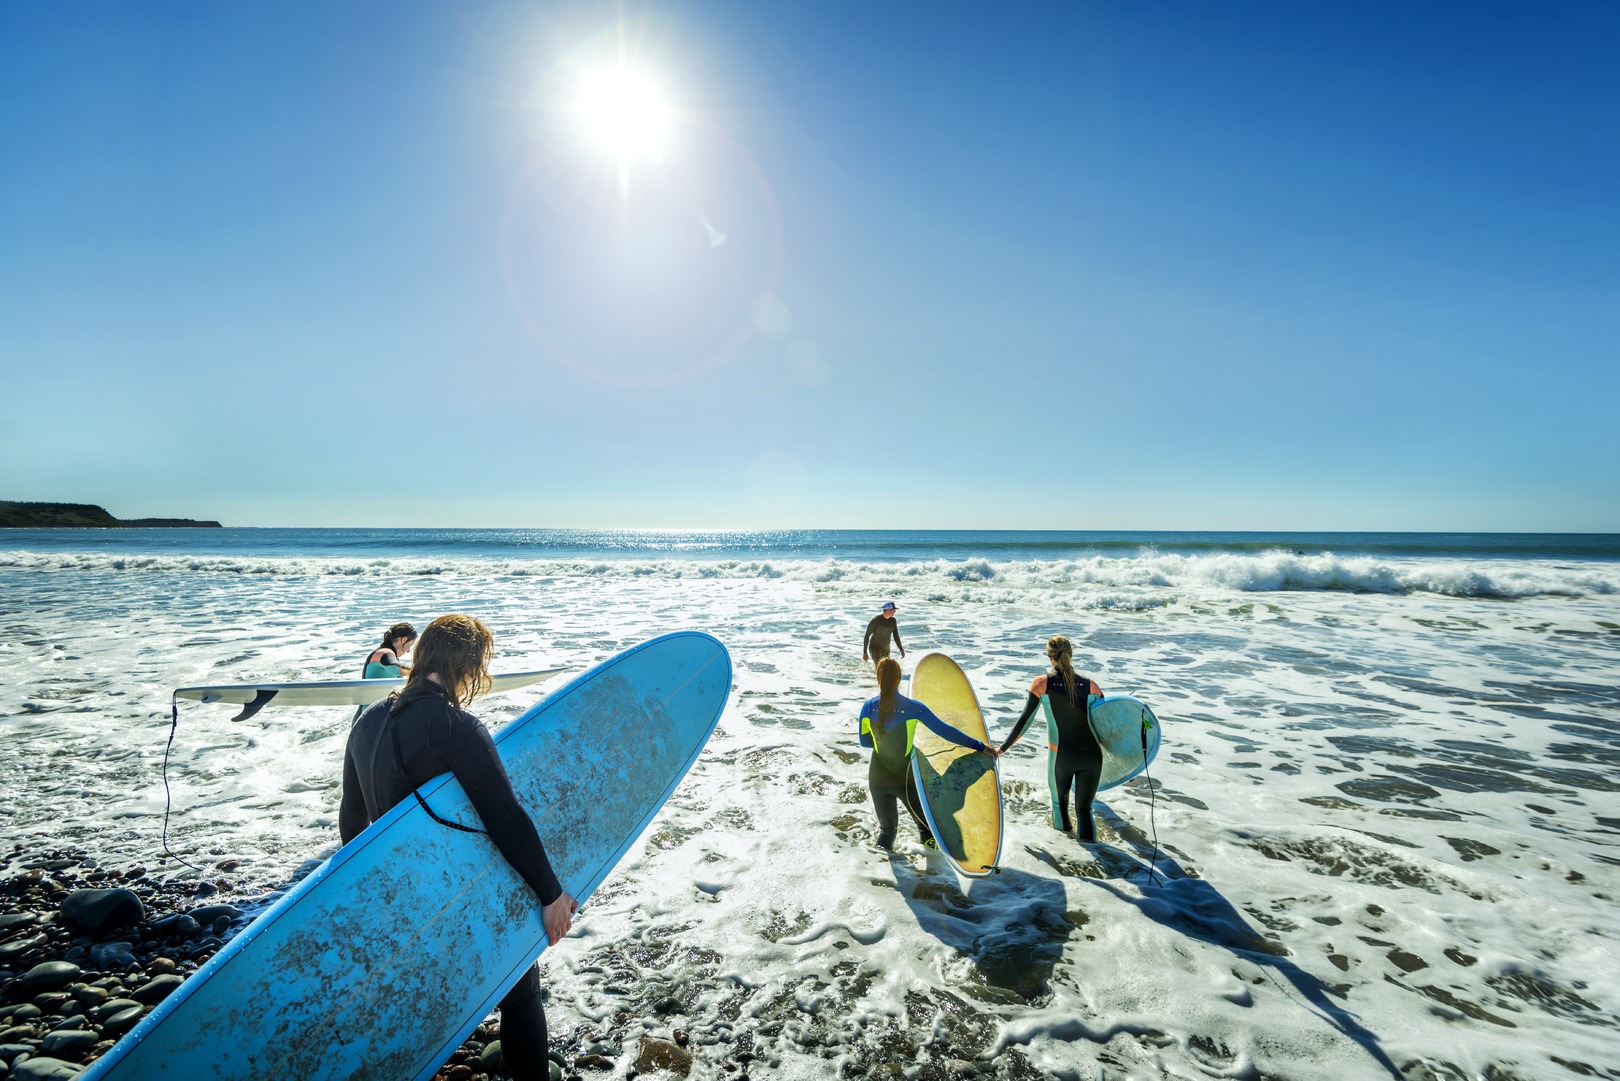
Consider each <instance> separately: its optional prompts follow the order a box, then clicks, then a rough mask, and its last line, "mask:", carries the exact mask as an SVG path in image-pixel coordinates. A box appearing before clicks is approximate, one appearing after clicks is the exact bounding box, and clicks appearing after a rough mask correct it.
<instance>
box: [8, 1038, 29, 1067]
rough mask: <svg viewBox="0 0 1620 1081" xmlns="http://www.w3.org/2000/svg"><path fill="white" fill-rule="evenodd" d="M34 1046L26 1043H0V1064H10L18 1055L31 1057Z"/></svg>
mask: <svg viewBox="0 0 1620 1081" xmlns="http://www.w3.org/2000/svg"><path fill="white" fill-rule="evenodd" d="M33 1053H34V1045H33V1044H28V1043H0V1062H4V1063H8V1064H9V1063H10V1062H12V1061H13V1060H14V1059H16V1057H17V1056H18V1055H31V1054H33Z"/></svg>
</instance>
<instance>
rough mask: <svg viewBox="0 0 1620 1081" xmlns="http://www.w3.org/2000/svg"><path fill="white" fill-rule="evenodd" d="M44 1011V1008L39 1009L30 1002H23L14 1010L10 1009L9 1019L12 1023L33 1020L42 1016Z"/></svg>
mask: <svg viewBox="0 0 1620 1081" xmlns="http://www.w3.org/2000/svg"><path fill="white" fill-rule="evenodd" d="M44 1013H45V1011H44V1010H42V1009H40V1008H39V1007H38V1006H36V1005H34V1004H33V1003H32V1002H25V1003H23V1004H22V1005H21V1006H18V1007H17V1008H16V1009H15V1010H12V1011H11V1021H12V1023H13V1024H18V1025H20V1024H22V1023H23V1022H24V1021H33V1020H35V1019H37V1018H39V1017H41V1016H43V1015H44Z"/></svg>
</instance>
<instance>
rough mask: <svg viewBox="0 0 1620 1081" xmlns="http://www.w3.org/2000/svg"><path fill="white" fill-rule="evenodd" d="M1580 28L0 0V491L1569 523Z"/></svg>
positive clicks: (173, 502)
mask: <svg viewBox="0 0 1620 1081" xmlns="http://www.w3.org/2000/svg"><path fill="white" fill-rule="evenodd" d="M1616 57H1620V5H1616V4H1614V3H1609V2H1606V0H1604V2H1567V3H1553V4H1546V5H1528V4H1481V3H1456V4H1440V3H1435V4H1411V3H1386V4H1378V3H1365V2H1356V3H1344V4H1332V3H1309V4H1300V3H1294V2H1277V3H1249V4H1219V5H1217V4H1187V3H1152V2H1139V0H1131V2H1121V3H1105V4H1095V3H1078V2H1076V3H1062V4H1050V5H1024V6H1015V5H985V4H958V5H950V4H939V3H881V4H829V3H787V2H782V3H777V2H772V3H758V2H738V3H719V2H717V3H686V4H679V3H664V4H657V5H650V4H649V5H641V6H638V5H635V4H517V3H486V2H482V0H469V2H458V3H451V2H432V3H429V2H419V3H395V2H387V3H384V2H376V3H331V2H327V0H322V2H319V3H304V4H293V3H285V2H277V3H241V4H237V3H232V4H214V3H208V4H202V3H199V4H195V5H186V4H180V3H166V4H160V5H153V4H138V3H128V4H105V3H93V2H86V3H73V4H35V3H14V4H5V5H3V6H0V400H3V403H4V404H3V406H0V416H3V418H4V423H3V424H0V499H37V500H64V501H73V502H93V503H101V504H103V505H105V506H107V507H108V508H109V509H110V510H112V511H113V513H115V514H120V515H123V516H126V517H136V516H146V515H184V516H192V517H202V518H218V519H222V520H224V521H226V522H227V523H228V524H235V525H451V526H454V525H465V526H486V525H511V526H664V527H685V526H691V527H727V526H733V527H749V526H761V527H770V526H819V527H870V528H885V527H893V528H905V527H939V528H950V527H968V528H980V527H983V528H1024V527H1046V528H1118V529H1131V528H1162V529H1214V528H1226V529H1290V528H1294V529H1374V530H1381V529H1414V530H1422V529H1440V530H1451V529H1457V530H1476V529H1477V530H1494V529H1501V530H1600V531H1620V434H1617V433H1620V420H1617V414H1620V63H1617V62H1616ZM604 88H606V89H604ZM604 103H605V104H604Z"/></svg>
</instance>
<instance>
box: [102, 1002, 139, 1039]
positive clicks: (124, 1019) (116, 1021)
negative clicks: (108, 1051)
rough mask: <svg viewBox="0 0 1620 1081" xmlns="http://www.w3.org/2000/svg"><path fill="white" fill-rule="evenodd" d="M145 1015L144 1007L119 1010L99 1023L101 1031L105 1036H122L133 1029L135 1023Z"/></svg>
mask: <svg viewBox="0 0 1620 1081" xmlns="http://www.w3.org/2000/svg"><path fill="white" fill-rule="evenodd" d="M144 1013H146V1007H145V1006H131V1007H130V1008H129V1009H127V1010H120V1011H118V1012H117V1013H115V1014H113V1015H112V1016H111V1017H109V1018H107V1020H105V1021H103V1022H102V1023H101V1031H102V1034H103V1035H106V1036H122V1035H123V1034H124V1033H126V1032H128V1031H129V1030H130V1029H132V1028H134V1027H135V1022H137V1021H139V1020H140V1019H141V1015H142V1014H144Z"/></svg>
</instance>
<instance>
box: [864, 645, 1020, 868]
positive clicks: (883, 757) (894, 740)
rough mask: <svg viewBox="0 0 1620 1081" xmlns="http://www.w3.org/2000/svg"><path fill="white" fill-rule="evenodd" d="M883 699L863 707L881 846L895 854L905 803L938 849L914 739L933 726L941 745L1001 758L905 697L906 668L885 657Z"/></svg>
mask: <svg viewBox="0 0 1620 1081" xmlns="http://www.w3.org/2000/svg"><path fill="white" fill-rule="evenodd" d="M877 677H878V693H877V695H876V696H875V697H873V698H869V699H867V702H866V704H865V705H864V706H862V707H861V728H860V733H861V746H862V747H869V748H871V750H872V761H871V763H870V764H869V765H868V766H867V767H866V783H867V786H868V787H869V788H871V790H872V807H873V809H874V811H875V812H876V814H877V820H878V835H877V843H878V845H879V847H882V848H893V847H894V838H895V834H896V832H898V830H899V828H900V812H899V811H898V810H897V809H896V808H895V803H896V801H898V802H901V803H904V804H905V806H906V810H907V811H909V812H911V817H912V818H914V819H916V820H917V831H918V833H919V834H920V835H921V839H922V843H923V844H924V845H925V846H927V847H929V848H933V847H935V846H934V835H933V833H932V832H931V831H930V830H929V829H928V821H927V819H926V818H925V817H924V816H923V812H922V800H921V799H920V798H919V797H918V795H917V782H916V780H915V778H914V777H913V776H912V773H911V755H912V751H913V746H912V744H913V737H914V736H915V734H916V731H917V724H918V723H919V722H921V723H922V724H924V725H927V726H928V730H929V731H931V732H933V733H934V734H935V735H936V736H938V737H939V738H940V739H943V740H948V741H949V742H951V743H954V744H956V745H957V746H959V747H969V748H972V749H973V750H975V751H980V752H982V753H984V754H987V755H989V756H990V757H991V758H994V757H996V755H997V754H998V753H1000V752H998V751H996V750H995V749H994V748H993V747H988V746H986V745H985V744H984V743H983V742H982V741H980V740H976V739H974V738H973V737H972V736H970V735H968V734H967V733H965V732H962V731H960V730H958V729H956V728H952V727H951V726H950V725H948V724H946V723H945V722H944V721H942V720H940V719H939V717H938V716H936V715H935V713H934V711H933V710H931V709H929V708H928V707H927V706H925V705H923V704H922V703H921V702H919V701H917V700H916V699H914V698H907V697H906V696H905V695H903V694H901V693H900V662H899V661H897V660H895V659H894V658H893V657H884V658H882V659H881V660H879V661H878V664H877Z"/></svg>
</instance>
